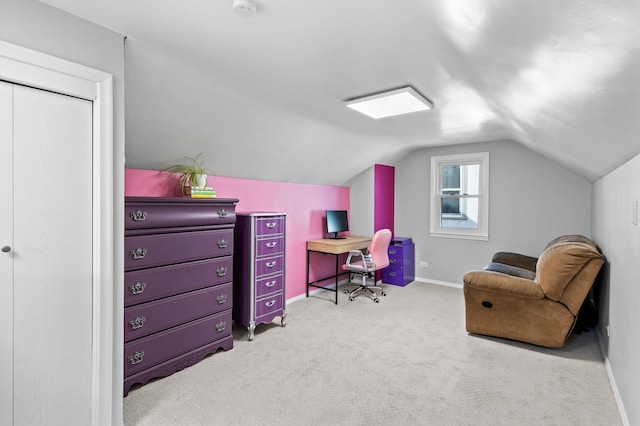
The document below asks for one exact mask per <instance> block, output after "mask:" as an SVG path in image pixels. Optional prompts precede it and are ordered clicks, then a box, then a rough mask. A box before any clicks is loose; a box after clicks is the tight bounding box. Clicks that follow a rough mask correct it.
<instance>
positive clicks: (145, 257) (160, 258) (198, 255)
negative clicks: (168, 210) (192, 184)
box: [124, 229, 233, 271]
mask: <svg viewBox="0 0 640 426" xmlns="http://www.w3.org/2000/svg"><path fill="white" fill-rule="evenodd" d="M230 254H233V229H215V230H208V231H194V232H176V233H168V234H152V235H135V236H128V237H125V239H124V255H125V259H124V269H125V271H131V270H134V269H142V268H149V267H152V266H161V265H166V264H168V263H179V262H188V261H191V260H199V259H206V258H209V257H217V256H225V255H230Z"/></svg>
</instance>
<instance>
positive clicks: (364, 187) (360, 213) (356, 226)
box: [348, 166, 375, 235]
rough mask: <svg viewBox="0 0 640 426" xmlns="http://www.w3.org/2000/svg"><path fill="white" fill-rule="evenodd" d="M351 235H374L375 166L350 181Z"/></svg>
mask: <svg viewBox="0 0 640 426" xmlns="http://www.w3.org/2000/svg"><path fill="white" fill-rule="evenodd" d="M348 186H349V187H350V191H349V194H350V201H349V205H350V214H351V221H350V222H349V229H350V230H351V235H373V233H374V229H373V225H374V214H373V208H374V201H375V198H374V190H375V188H374V166H371V167H369V168H368V169H367V170H365V171H364V172H362V173H360V174H359V175H358V176H356V178H354V179H353V180H352V181H351V182H349V184H348Z"/></svg>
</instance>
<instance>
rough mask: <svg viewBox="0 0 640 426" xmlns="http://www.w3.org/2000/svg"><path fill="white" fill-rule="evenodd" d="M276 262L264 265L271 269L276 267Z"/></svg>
mask: <svg viewBox="0 0 640 426" xmlns="http://www.w3.org/2000/svg"><path fill="white" fill-rule="evenodd" d="M276 263H278V262H276V261H275V260H274V261H273V262H267V263H265V265H266V266H267V268H273V267H274V266H276Z"/></svg>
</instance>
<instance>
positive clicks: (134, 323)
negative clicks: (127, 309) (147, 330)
mask: <svg viewBox="0 0 640 426" xmlns="http://www.w3.org/2000/svg"><path fill="white" fill-rule="evenodd" d="M146 320H147V319H146V318H145V317H136V319H132V320H130V321H129V327H131V329H132V330H137V329H139V328H141V327H142V326H144V322H145V321H146Z"/></svg>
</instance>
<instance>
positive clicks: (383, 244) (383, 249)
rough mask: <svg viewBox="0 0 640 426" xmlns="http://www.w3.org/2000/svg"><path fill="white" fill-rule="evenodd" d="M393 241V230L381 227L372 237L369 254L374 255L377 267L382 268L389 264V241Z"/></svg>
mask: <svg viewBox="0 0 640 426" xmlns="http://www.w3.org/2000/svg"><path fill="white" fill-rule="evenodd" d="M390 242H391V231H390V230H388V229H380V230H379V231H377V232H376V233H375V234H373V238H372V239H371V244H370V245H369V254H370V255H371V257H373V262H374V263H375V265H376V269H382V268H385V267H387V266H389V252H388V250H389V243H390Z"/></svg>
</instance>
